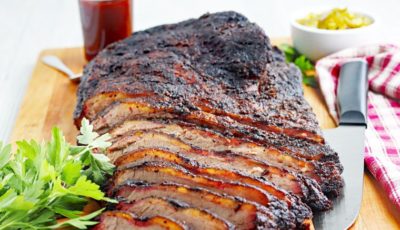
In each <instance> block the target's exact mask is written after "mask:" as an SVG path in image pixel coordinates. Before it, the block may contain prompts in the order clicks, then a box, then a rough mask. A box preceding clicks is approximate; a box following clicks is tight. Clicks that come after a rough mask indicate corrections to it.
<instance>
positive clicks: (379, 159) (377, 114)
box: [316, 44, 400, 208]
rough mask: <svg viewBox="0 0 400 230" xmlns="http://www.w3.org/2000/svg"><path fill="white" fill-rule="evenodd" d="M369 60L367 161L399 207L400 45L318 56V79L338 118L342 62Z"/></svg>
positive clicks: (327, 101) (356, 49)
mask: <svg viewBox="0 0 400 230" xmlns="http://www.w3.org/2000/svg"><path fill="white" fill-rule="evenodd" d="M360 58H361V59H364V60H366V61H367V63H368V67H369V73H368V80H369V81H368V82H369V90H370V91H369V92H368V129H367V131H366V140H365V144H366V147H365V158H364V160H365V164H366V165H367V167H368V169H369V170H370V172H371V173H372V175H373V176H374V177H375V178H376V180H378V181H379V183H380V184H381V185H382V186H383V188H384V189H385V191H386V192H387V194H388V196H389V198H390V200H391V201H392V202H393V203H394V204H395V205H396V206H397V207H398V208H400V101H399V100H398V99H400V48H399V47H397V46H394V45H389V44H385V45H369V46H362V47H358V48H350V49H346V50H343V51H340V52H338V53H335V54H332V55H330V56H328V57H325V58H323V59H321V60H319V61H318V62H317V64H316V71H317V73H318V80H319V84H320V87H321V90H322V93H323V95H324V97H325V101H326V103H327V106H328V109H329V112H330V113H331V115H332V116H333V117H334V118H335V119H336V121H337V116H338V113H337V111H336V106H335V105H336V86H337V82H338V76H339V72H340V66H341V64H342V63H344V62H346V61H349V60H354V59H360Z"/></svg>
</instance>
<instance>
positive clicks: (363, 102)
mask: <svg viewBox="0 0 400 230" xmlns="http://www.w3.org/2000/svg"><path fill="white" fill-rule="evenodd" d="M367 73H368V66H367V62H366V61H364V60H356V61H350V62H347V63H345V64H343V65H342V66H341V68H340V74H339V84H338V88H337V99H338V109H339V114H340V116H339V125H364V126H367V91H368V79H367Z"/></svg>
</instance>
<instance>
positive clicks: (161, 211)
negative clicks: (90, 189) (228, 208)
mask: <svg viewBox="0 0 400 230" xmlns="http://www.w3.org/2000/svg"><path fill="white" fill-rule="evenodd" d="M118 210H122V211H127V212H130V213H133V214H134V215H135V216H138V217H140V218H146V219H147V218H153V217H155V216H158V215H162V216H163V217H166V218H168V219H171V220H174V221H176V222H178V223H180V224H182V225H184V226H186V227H187V228H188V229H203V228H204V224H205V223H207V228H208V229H213V230H228V229H233V226H232V225H231V224H230V223H227V222H226V221H224V220H222V219H220V218H218V217H217V216H215V215H213V214H210V213H209V212H207V211H204V210H200V209H197V208H192V207H190V206H188V205H187V204H185V203H183V202H176V201H174V200H167V199H162V198H153V197H149V198H145V199H143V200H138V201H135V202H131V203H124V202H121V203H119V204H118Z"/></svg>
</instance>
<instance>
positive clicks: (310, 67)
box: [279, 44, 318, 88]
mask: <svg viewBox="0 0 400 230" xmlns="http://www.w3.org/2000/svg"><path fill="white" fill-rule="evenodd" d="M279 49H280V50H282V52H283V53H284V54H285V58H286V61H287V62H289V63H290V62H291V63H294V64H295V65H296V66H297V67H299V69H300V70H301V73H302V74H303V83H304V84H305V85H308V86H311V87H314V88H315V87H317V86H318V84H317V81H316V80H315V68H314V64H313V63H312V62H311V61H310V59H308V58H307V57H306V56H304V55H303V54H301V53H299V52H298V51H297V50H296V49H295V48H294V47H293V46H291V45H288V44H281V45H280V46H279Z"/></svg>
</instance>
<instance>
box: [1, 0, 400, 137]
mask: <svg viewBox="0 0 400 230" xmlns="http://www.w3.org/2000/svg"><path fill="white" fill-rule="evenodd" d="M335 6H348V7H349V8H350V9H354V10H357V11H361V12H368V13H369V14H371V15H373V16H374V17H376V18H377V19H378V22H379V23H380V32H379V33H378V36H379V37H380V38H381V40H387V41H396V39H398V40H399V41H400V20H399V18H400V0H380V1H377V0H348V1H337V0H319V1H316V0H292V1H289V0H196V1H195V0H134V6H133V8H134V10H133V12H134V13H133V14H134V29H135V30H142V29H145V28H148V27H150V26H155V25H158V24H163V23H173V22H178V21H180V20H184V19H187V18H192V17H198V16H200V15H201V14H203V13H205V12H216V11H223V10H235V11H238V12H240V13H243V14H244V15H245V16H247V17H248V18H249V19H250V20H252V21H254V22H256V23H258V24H259V25H260V26H261V27H262V28H264V30H265V31H266V33H267V34H268V35H269V36H270V37H282V36H289V34H290V27H289V21H290V18H291V15H293V13H295V12H296V11H299V10H303V9H313V8H321V7H322V8H331V7H335ZM81 45H82V33H81V28H80V18H79V10H78V0H0V140H7V139H8V136H9V134H10V132H11V130H12V127H13V125H14V121H15V118H16V115H17V113H18V110H19V106H20V102H21V100H22V98H23V96H24V92H25V89H26V86H27V83H28V80H29V77H30V75H31V72H32V70H33V67H34V65H35V62H36V58H37V55H38V54H39V52H40V51H41V50H42V49H47V48H59V47H72V46H81ZM38 90H40V89H38ZM60 106H62V105H60Z"/></svg>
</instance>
